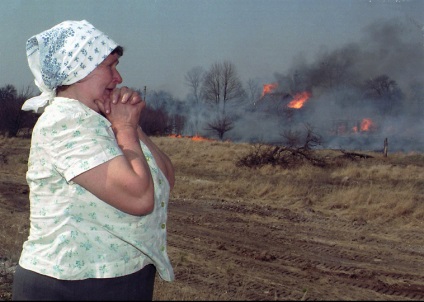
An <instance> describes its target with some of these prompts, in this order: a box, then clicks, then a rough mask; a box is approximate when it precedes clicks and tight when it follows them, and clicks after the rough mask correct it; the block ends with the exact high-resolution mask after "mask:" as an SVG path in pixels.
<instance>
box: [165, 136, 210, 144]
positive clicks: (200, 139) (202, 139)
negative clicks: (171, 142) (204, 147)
mask: <svg viewBox="0 0 424 302" xmlns="http://www.w3.org/2000/svg"><path fill="white" fill-rule="evenodd" d="M169 137H173V138H189V139H191V140H192V141H197V142H200V141H210V142H212V141H213V139H210V138H207V137H203V136H200V135H197V134H196V135H194V136H183V135H181V134H170V135H169Z"/></svg>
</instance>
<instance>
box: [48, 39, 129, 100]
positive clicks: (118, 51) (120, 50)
mask: <svg viewBox="0 0 424 302" xmlns="http://www.w3.org/2000/svg"><path fill="white" fill-rule="evenodd" d="M110 54H111V55H114V54H117V55H118V56H120V57H122V55H123V54H124V48H123V47H122V46H117V47H116V48H115V49H114V50H112V52H111V53H110ZM69 86H70V85H61V86H58V87H57V88H56V95H57V94H58V93H59V92H63V91H65V90H66V88H68V87H69Z"/></svg>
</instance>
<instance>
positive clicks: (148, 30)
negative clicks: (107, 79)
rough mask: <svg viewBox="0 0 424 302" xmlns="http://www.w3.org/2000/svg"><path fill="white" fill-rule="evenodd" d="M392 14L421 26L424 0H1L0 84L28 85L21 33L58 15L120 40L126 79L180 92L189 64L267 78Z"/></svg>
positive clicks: (53, 21) (36, 30)
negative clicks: (229, 66) (225, 64)
mask: <svg viewBox="0 0 424 302" xmlns="http://www.w3.org/2000/svg"><path fill="white" fill-rule="evenodd" d="M391 17H401V18H408V19H411V20H413V21H414V22H417V23H418V24H419V25H420V26H423V24H424V0H119V1H116V0H85V1H81V0H70V1H68V0H66V1H65V0H62V1H61V0H26V1H24V0H0V24H1V25H0V37H1V46H0V55H1V59H0V71H1V72H0V87H3V86H4V85H6V84H12V85H14V86H15V87H16V88H17V89H18V90H21V89H22V88H24V87H27V86H28V85H30V86H33V77H32V74H31V72H30V70H29V68H28V65H27V60H26V54H25V43H26V40H27V39H28V38H30V37H31V36H33V35H35V34H38V33H40V32H41V31H44V30H46V29H48V28H50V27H52V26H54V25H56V24H58V23H60V22H62V21H64V20H83V19H86V20H87V21H89V22H90V23H92V24H93V25H94V26H95V27H97V28H98V29H99V30H101V31H103V32H105V33H106V34H108V35H109V36H110V37H111V38H112V39H113V40H115V41H116V42H117V43H119V44H121V45H123V46H124V47H125V49H126V51H125V54H124V57H123V58H122V59H121V62H120V65H119V71H120V72H121V75H122V76H123V78H124V84H125V85H127V86H130V87H133V88H140V89H142V88H143V87H144V86H145V85H146V86H147V89H148V90H161V89H162V90H165V91H167V92H170V93H171V94H172V95H173V96H175V97H178V98H181V99H184V98H185V96H186V94H187V93H188V87H187V86H186V84H185V81H184V75H185V74H186V73H187V72H188V71H189V70H190V69H191V68H193V67H196V66H201V67H203V68H204V69H208V68H209V67H210V66H211V64H213V63H215V62H222V61H224V60H228V61H230V62H232V63H234V65H235V66H236V69H237V71H238V74H239V76H240V78H241V80H242V82H243V83H245V82H246V81H247V80H248V79H256V80H258V81H259V83H260V84H265V83H269V82H272V81H274V73H275V72H278V73H284V72H285V71H286V69H287V68H289V67H290V65H291V63H292V61H293V60H294V59H295V58H296V57H297V56H298V55H299V54H303V55H304V56H305V58H308V59H311V60H312V59H313V58H314V56H315V55H316V54H317V53H318V51H320V50H322V49H328V50H332V49H334V48H337V47H339V46H342V45H344V44H346V43H349V42H358V41H359V39H360V37H361V35H362V34H361V31H362V30H363V28H364V27H365V26H367V25H368V24H370V23H371V22H373V21H377V20H380V19H383V18H391ZM33 87H34V91H37V90H36V89H35V86H33Z"/></svg>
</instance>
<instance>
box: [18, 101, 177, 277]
mask: <svg viewBox="0 0 424 302" xmlns="http://www.w3.org/2000/svg"><path fill="white" fill-rule="evenodd" d="M110 126H111V124H110V123H109V121H108V120H107V119H106V118H104V117H103V116H101V115H100V114H98V113H97V112H95V111H93V110H92V109H90V108H88V107H87V106H85V105H84V104H82V103H81V102H79V101H76V100H72V99H67V98H60V97H56V98H55V99H54V101H53V102H52V104H51V105H49V106H48V107H47V108H46V109H45V112H44V113H43V114H42V115H41V116H40V118H39V120H38V122H37V124H36V125H35V127H34V129H33V135H32V141H31V149H30V155H29V160H28V171H27V174H26V178H27V182H28V185H29V188H30V196H29V197H30V222H31V226H30V233H29V237H28V239H27V240H26V241H25V242H24V244H23V251H22V254H21V258H20V260H19V264H20V265H21V266H22V267H23V268H26V269H28V270H32V271H35V272H37V273H40V274H43V275H47V276H51V277H54V278H58V279H64V280H81V279H86V278H111V277H118V276H123V275H127V274H131V273H133V272H136V271H137V270H140V269H141V268H143V267H144V266H145V265H147V264H154V265H155V266H156V269H157V271H158V273H159V275H160V277H161V278H162V279H164V280H166V281H172V280H174V273H173V269H172V266H171V263H170V260H169V258H168V254H167V242H166V238H167V235H166V234H167V229H166V228H167V224H166V222H167V208H168V200H169V191H170V187H169V183H168V181H167V179H166V178H165V176H164V174H163V173H162V172H161V170H160V169H159V168H158V166H157V164H156V162H155V160H154V158H153V156H152V154H151V152H150V151H149V149H148V148H147V147H146V146H145V145H144V143H142V142H141V141H140V144H141V147H142V150H143V152H144V154H145V157H146V159H147V162H148V164H149V167H150V170H151V174H152V176H153V180H154V187H155V207H154V210H153V212H151V213H149V214H148V215H144V216H133V215H130V214H127V213H124V212H122V211H120V210H118V209H116V208H114V207H112V206H111V205H109V204H107V203H105V202H103V201H102V200H100V199H99V198H97V197H96V196H95V195H93V194H91V193H90V192H89V191H87V190H85V189H84V188H83V187H81V186H79V185H78V184H76V183H74V182H73V181H72V179H73V178H74V177H75V176H77V175H79V174H80V173H83V172H84V171H87V170H89V169H91V168H93V167H96V166H97V165H100V164H102V163H104V162H106V161H108V160H111V159H112V158H114V157H116V156H121V155H122V151H121V150H120V148H119V147H118V145H117V142H116V140H115V136H114V134H113V132H112V129H111V127H110Z"/></svg>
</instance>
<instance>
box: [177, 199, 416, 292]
mask: <svg viewBox="0 0 424 302" xmlns="http://www.w3.org/2000/svg"><path fill="white" fill-rule="evenodd" d="M423 243H424V232H422V230H415V231H414V230H411V229H408V230H401V229H390V228H388V227H387V228H386V227H381V226H379V225H370V224H367V223H366V222H364V221H354V222H352V221H345V220H343V219H340V218H337V217H326V216H324V215H322V214H320V213H314V212H310V211H295V210H290V209H282V208H279V209H275V208H271V207H269V206H266V205H248V204H243V203H241V202H229V201H217V200H209V201H204V200H173V201H172V203H171V204H170V222H169V245H170V254H171V257H173V259H174V263H175V265H176V280H177V281H176V282H175V283H174V285H173V286H174V287H175V288H176V290H179V291H180V293H184V292H186V293H193V295H187V298H189V299H196V296H195V295H197V296H199V295H200V293H209V294H210V295H209V296H200V297H199V299H200V300H202V299H213V300H244V299H246V300H424V274H423V268H424V265H423V255H424V247H423ZM178 255H179V256H178ZM182 255H185V259H181V258H183V256H182ZM179 259H180V260H179ZM196 293H197V294H196Z"/></svg>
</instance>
